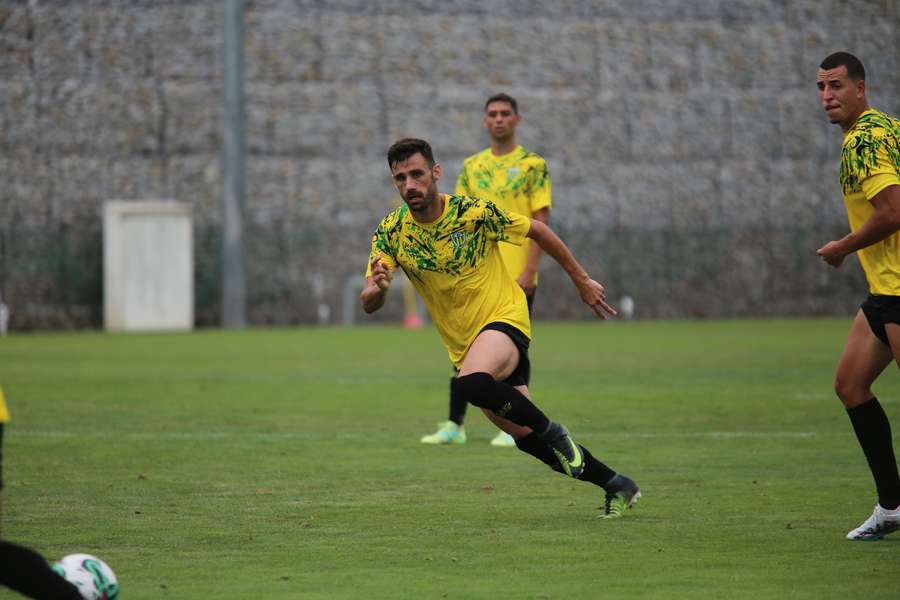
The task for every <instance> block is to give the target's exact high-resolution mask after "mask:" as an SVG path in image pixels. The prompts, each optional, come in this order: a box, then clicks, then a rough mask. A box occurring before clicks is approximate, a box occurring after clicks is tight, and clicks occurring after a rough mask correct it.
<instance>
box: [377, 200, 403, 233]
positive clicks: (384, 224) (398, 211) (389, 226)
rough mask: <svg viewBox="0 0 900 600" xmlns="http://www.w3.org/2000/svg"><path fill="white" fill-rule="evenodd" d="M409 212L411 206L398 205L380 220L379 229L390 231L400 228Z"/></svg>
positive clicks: (384, 231)
mask: <svg viewBox="0 0 900 600" xmlns="http://www.w3.org/2000/svg"><path fill="white" fill-rule="evenodd" d="M408 212H409V207H408V206H407V205H405V204H404V205H403V206H398V207H397V208H395V209H394V210H392V211H391V212H389V213H388V214H387V215H385V217H384V218H383V219H381V221H379V222H378V231H380V232H383V233H390V232H393V231H397V230H399V229H400V227H402V225H403V220H404V218H405V217H406V214H407V213H408Z"/></svg>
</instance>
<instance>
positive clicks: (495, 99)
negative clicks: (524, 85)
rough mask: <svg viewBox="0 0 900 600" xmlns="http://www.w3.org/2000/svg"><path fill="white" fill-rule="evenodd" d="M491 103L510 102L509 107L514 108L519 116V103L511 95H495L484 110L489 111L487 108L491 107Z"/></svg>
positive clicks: (501, 93) (485, 105) (488, 100)
mask: <svg viewBox="0 0 900 600" xmlns="http://www.w3.org/2000/svg"><path fill="white" fill-rule="evenodd" d="M491 102H508V103H509V105H510V106H512V109H513V112H514V113H516V114H519V103H518V102H516V99H515V98H513V97H512V96H510V95H509V94H504V93H503V92H500V93H499V94H494V95H493V96H491V97H490V98H488V99H487V102H485V103H484V110H487V107H488V106H490V105H491Z"/></svg>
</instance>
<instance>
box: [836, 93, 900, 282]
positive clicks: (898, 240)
mask: <svg viewBox="0 0 900 600" xmlns="http://www.w3.org/2000/svg"><path fill="white" fill-rule="evenodd" d="M840 182H841V191H842V192H843V194H844V205H845V206H846V208H847V218H848V220H849V222H850V229H851V230H853V231H856V230H857V229H859V228H860V227H862V225H863V224H864V223H865V222H866V221H868V220H869V218H871V216H872V214H873V213H874V211H875V208H874V206H873V205H872V202H871V201H872V199H873V198H875V196H877V195H878V194H879V193H880V192H882V191H883V190H884V189H885V188H888V187H890V186H892V185H900V120H898V119H897V118H895V117H892V116H890V115H888V114H886V113H883V112H881V111H878V110H874V109H871V108H870V109H868V110H866V111H865V112H863V113H862V114H861V115H860V116H859V118H858V119H857V120H856V123H854V124H853V127H851V128H850V129H849V130H848V131H847V133H846V134H844V145H843V150H842V152H841V174H840ZM857 255H858V256H859V260H860V263H861V264H862V267H863V270H864V271H865V273H866V279H867V280H868V282H869V290H870V292H871V293H872V294H879V295H887V296H900V233H894V234H893V235H890V236H888V237H887V238H885V239H884V240H882V241H880V242H878V243H877V244H873V245H871V246H868V247H866V248H863V249H862V250H860V251H859V252H857Z"/></svg>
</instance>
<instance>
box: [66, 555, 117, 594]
mask: <svg viewBox="0 0 900 600" xmlns="http://www.w3.org/2000/svg"><path fill="white" fill-rule="evenodd" d="M53 570H54V571H56V572H57V573H59V574H60V575H62V576H63V578H65V579H66V581H68V582H69V583H72V584H74V585H75V587H77V588H78V591H79V593H81V597H82V598H84V600H118V599H119V581H118V580H117V579H116V574H115V573H113V570H112V569H110V568H109V565H108V564H106V563H105V562H103V561H102V560H100V559H99V558H97V557H96V556H92V555H90V554H70V555H68V556H64V557H62V558H61V559H60V560H59V562H57V563H56V564H54V565H53Z"/></svg>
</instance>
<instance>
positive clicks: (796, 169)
mask: <svg viewBox="0 0 900 600" xmlns="http://www.w3.org/2000/svg"><path fill="white" fill-rule="evenodd" d="M222 25H223V13H222V3H221V2H218V1H215V0H206V1H183V2H175V1H171V2H150V1H136V2H127V3H126V2H112V1H100V0H88V1H84V2H78V3H75V2H63V1H41V0H32V1H30V2H11V1H9V0H2V1H0V119H2V120H0V148H2V153H0V173H2V174H3V183H4V185H3V186H2V188H0V296H2V297H3V298H4V300H5V302H6V303H7V304H9V305H10V307H11V310H12V315H11V323H10V326H11V327H12V328H14V329H15V328H29V327H70V326H98V325H99V324H100V323H101V322H102V309H101V305H102V283H101V282H102V273H101V264H102V261H101V259H100V256H101V253H100V238H101V227H100V222H101V212H102V205H103V202H104V201H105V200H108V199H111V198H116V199H129V198H131V199H136V200H137V199H143V198H159V197H170V198H174V199H176V200H178V201H180V202H187V203H189V204H190V205H191V206H192V209H193V215H194V223H195V232H194V233H195V253H196V269H195V277H196V283H197V288H196V289H197V295H196V315H197V320H198V322H199V323H200V324H215V323H218V319H219V289H220V283H219V279H220V266H219V258H218V255H219V248H220V232H219V223H220V203H221V180H222V173H221V164H220V162H221V141H222V129H223V124H222V100H223V89H222V39H223V38H222ZM898 30H900V1H898V0H880V1H874V0H870V1H856V2H852V3H849V2H844V1H838V0H825V1H811V0H809V1H807V0H798V1H794V2H783V1H776V0H735V1H721V2H719V1H713V0H695V1H691V2H668V1H661V0H635V1H632V2H620V1H619V0H608V1H603V0H595V1H586V0H585V1H580V0H561V1H558V2H538V1H527V0H519V1H515V2H514V1H512V0H497V1H487V2H485V1H483V0H478V1H476V0H416V1H415V2H408V1H407V2H399V1H394V0H380V1H377V0H333V1H329V2H324V1H312V0H292V1H287V0H284V1H277V0H259V1H248V2H247V9H246V32H247V33H246V42H245V43H246V91H247V149H248V164H247V167H248V173H247V193H248V197H247V205H246V216H247V236H246V237H247V251H248V254H247V265H248V289H249V291H250V297H249V298H248V305H249V313H250V314H249V319H250V322H251V323H256V324H263V323H266V324H281V323H298V322H315V321H316V320H317V319H321V316H322V314H324V313H323V312H322V311H321V306H322V305H325V306H330V307H331V309H332V310H331V320H332V321H334V322H337V321H339V319H340V312H341V311H340V307H341V290H342V289H343V288H344V286H345V283H346V280H347V278H348V277H351V276H361V271H362V270H363V268H364V266H365V256H366V252H367V248H368V241H369V236H370V233H371V230H372V229H373V227H374V225H375V223H376V222H377V221H378V219H379V218H380V217H381V216H382V215H383V214H384V213H385V212H386V211H387V210H388V209H389V208H390V206H391V201H392V200H391V198H392V190H391V188H390V186H389V181H388V179H387V169H386V164H385V159H384V153H385V150H386V148H387V146H388V145H389V144H390V142H392V141H393V140H394V139H396V138H398V137H401V136H406V135H415V136H418V137H424V138H426V139H429V140H430V141H431V142H432V144H433V145H434V147H435V151H436V153H437V157H438V160H439V161H440V162H441V163H442V164H443V166H444V168H445V185H444V189H445V190H446V189H450V188H451V187H452V182H453V180H454V179H455V176H456V173H457V171H458V167H459V164H460V161H461V160H462V158H463V157H464V156H466V155H468V154H470V153H472V152H475V151H477V150H479V149H481V148H482V147H484V146H485V145H486V143H487V137H486V134H484V132H483V131H482V129H481V127H480V118H481V109H482V104H483V101H484V99H485V97H486V96H487V95H489V94H490V93H493V92H495V91H501V90H502V91H507V92H509V93H511V94H513V95H515V96H517V97H518V98H519V99H520V102H521V109H522V112H523V116H524V122H523V124H522V126H521V128H520V139H521V141H522V142H523V143H524V144H525V145H526V146H528V147H530V148H531V149H533V150H535V151H537V152H539V153H541V154H543V155H544V156H545V157H546V158H547V159H548V160H549V163H550V169H551V174H552V176H553V178H554V191H555V197H554V200H555V205H554V211H553V223H554V225H555V226H556V228H557V230H558V231H559V232H560V234H561V235H562V236H563V237H564V239H566V240H568V241H569V242H571V245H572V246H573V248H574V249H575V251H576V253H577V254H578V255H579V257H580V258H582V260H583V262H584V263H585V264H586V266H588V267H589V268H590V269H591V271H592V272H593V273H594V274H595V275H596V277H597V278H599V279H601V280H602V281H603V282H604V283H605V284H606V285H607V287H608V289H609V291H610V294H611V295H612V297H614V298H615V297H618V296H620V295H623V294H629V295H631V296H632V297H634V299H635V303H636V309H637V315H638V316H644V317H648V316H652V317H670V316H732V315H772V314H784V315H803V314H847V313H848V312H849V311H850V310H852V309H853V306H854V303H855V302H857V301H858V300H859V299H860V297H861V296H862V294H863V293H864V283H863V279H862V276H861V274H860V272H859V269H858V267H857V265H856V263H855V261H852V262H851V263H850V264H848V265H846V267H845V268H843V269H841V270H840V271H836V272H833V271H831V270H830V269H828V268H826V267H824V266H822V265H821V264H820V263H819V262H818V261H817V260H816V258H815V256H814V250H815V249H816V248H817V247H818V246H819V245H820V244H821V243H823V242H824V241H827V240H828V239H831V237H832V236H834V235H838V234H839V233H840V232H842V231H843V230H844V229H845V228H846V220H845V217H844V213H843V207H842V204H841V198H840V192H839V189H838V185H837V168H838V166H837V158H838V154H839V146H840V138H841V136H840V131H839V130H838V129H837V128H836V127H835V126H831V125H828V124H827V123H826V121H825V118H824V116H823V114H822V112H821V109H820V108H819V106H818V103H817V99H816V93H815V74H816V69H817V66H818V63H819V62H820V61H821V59H822V58H823V57H824V56H825V55H826V54H828V53H829V52H831V51H834V50H838V49H846V50H849V51H851V52H853V53H855V54H857V55H858V56H860V58H862V59H863V61H864V62H865V63H866V66H867V69H868V71H869V78H868V86H869V88H868V89H869V95H870V100H871V101H872V103H873V105H875V106H877V107H879V108H882V109H884V110H887V111H889V112H893V113H895V114H897V113H900V53H898V51H897V48H898V47H900V39H898V38H900V33H898ZM542 277H543V279H542V286H541V289H540V290H539V292H538V293H539V297H538V305H537V315H538V316H539V317H545V318H568V317H587V316H589V313H588V312H587V311H585V310H584V309H582V307H580V306H579V304H578V300H577V298H576V297H575V295H574V293H573V290H572V288H571V286H570V285H569V284H568V282H567V281H566V280H565V277H564V276H563V275H562V273H561V272H560V271H559V270H558V269H556V268H553V267H551V266H550V265H549V264H547V265H546V268H545V269H544V273H543V275H542ZM397 296H398V297H399V294H398V295H397ZM398 312H399V302H393V303H392V306H391V307H390V308H389V310H388V311H387V313H386V314H385V316H384V317H382V318H387V319H394V318H396V317H397V314H398Z"/></svg>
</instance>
